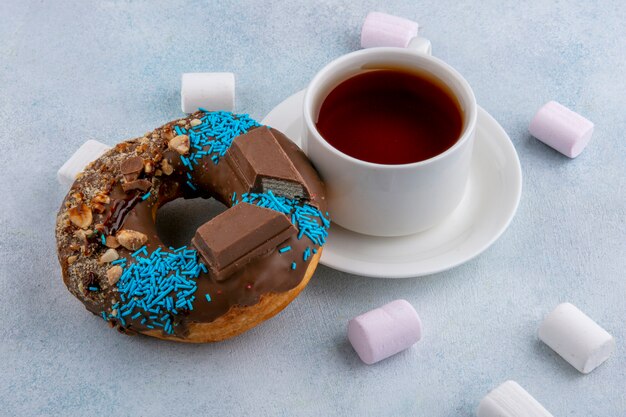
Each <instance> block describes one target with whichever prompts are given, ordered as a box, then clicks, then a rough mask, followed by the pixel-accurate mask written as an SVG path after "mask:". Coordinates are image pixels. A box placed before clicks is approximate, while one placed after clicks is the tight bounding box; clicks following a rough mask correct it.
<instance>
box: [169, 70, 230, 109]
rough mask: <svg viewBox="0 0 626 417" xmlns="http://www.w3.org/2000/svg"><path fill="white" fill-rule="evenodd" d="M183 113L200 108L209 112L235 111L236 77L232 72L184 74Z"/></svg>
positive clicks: (181, 96)
mask: <svg viewBox="0 0 626 417" xmlns="http://www.w3.org/2000/svg"><path fill="white" fill-rule="evenodd" d="M180 102H181V107H182V109H183V113H193V112H195V111H198V108H200V107H201V108H203V109H205V110H209V111H215V110H225V111H233V110H234V108H235V75H234V74H233V73H232V72H190V73H186V74H183V77H182V83H181V88H180Z"/></svg>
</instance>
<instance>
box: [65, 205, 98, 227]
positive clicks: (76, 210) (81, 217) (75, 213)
mask: <svg viewBox="0 0 626 417" xmlns="http://www.w3.org/2000/svg"><path fill="white" fill-rule="evenodd" d="M69 215H70V221H71V222H72V223H73V224H74V225H75V226H78V227H80V228H81V229H86V228H88V227H89V225H90V224H91V221H92V220H93V217H92V215H91V209H90V208H89V206H87V205H86V204H81V205H80V206H76V207H72V208H71V209H70V210H69Z"/></svg>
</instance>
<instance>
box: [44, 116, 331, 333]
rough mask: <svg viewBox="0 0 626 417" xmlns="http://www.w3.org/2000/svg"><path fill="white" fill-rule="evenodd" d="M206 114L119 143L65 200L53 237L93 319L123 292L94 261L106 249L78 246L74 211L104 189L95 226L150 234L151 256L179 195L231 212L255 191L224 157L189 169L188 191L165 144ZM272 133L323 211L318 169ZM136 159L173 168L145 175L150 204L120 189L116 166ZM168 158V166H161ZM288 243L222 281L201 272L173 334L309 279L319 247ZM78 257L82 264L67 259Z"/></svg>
mask: <svg viewBox="0 0 626 417" xmlns="http://www.w3.org/2000/svg"><path fill="white" fill-rule="evenodd" d="M201 116H202V113H201V112H198V113H196V114H193V115H191V116H189V117H188V118H186V119H181V120H178V121H174V122H171V123H168V124H166V125H165V126H163V127H161V128H159V129H156V130H155V131H154V132H149V133H147V134H146V135H145V136H144V137H143V138H138V139H133V140H130V141H127V142H123V143H121V144H119V145H117V146H116V147H115V148H114V149H112V150H110V151H109V152H107V153H106V154H104V155H103V156H102V157H100V158H99V159H98V160H96V161H95V162H94V163H92V164H90V165H89V166H88V167H87V168H86V169H85V171H84V174H83V175H82V176H81V177H80V178H78V179H77V180H76V182H75V183H74V185H73V187H72V189H71V190H70V192H69V193H68V195H67V196H66V198H65V200H64V203H63V205H62V206H61V209H60V211H59V214H58V217H57V233H56V234H57V244H58V250H59V261H60V263H61V266H62V271H63V278H64V281H65V283H66V285H67V286H68V289H69V290H70V292H72V294H74V295H75V296H76V297H77V298H78V299H79V300H81V301H82V302H83V303H84V304H85V306H86V307H87V309H88V310H90V311H91V312H93V313H95V314H101V313H102V312H103V311H104V312H106V313H109V312H110V311H111V305H113V304H114V303H115V302H117V301H119V300H118V294H117V289H116V287H115V286H114V285H110V284H108V282H107V277H106V271H107V269H108V268H109V267H110V265H109V264H105V265H101V264H99V263H98V262H97V260H98V258H99V257H100V256H101V255H102V254H103V253H104V251H105V250H106V249H107V248H106V247H105V246H103V245H99V244H98V243H90V248H91V254H88V252H85V251H83V250H82V249H81V248H80V244H81V241H80V239H79V238H78V237H77V236H76V231H77V228H76V227H75V226H73V225H72V224H71V223H70V222H69V220H68V211H69V208H70V207H72V206H74V205H76V204H78V202H80V201H89V199H91V198H93V196H94V195H96V194H98V193H101V192H103V190H104V191H106V192H107V193H108V195H109V196H110V203H109V204H107V206H106V209H105V210H104V211H103V213H94V221H93V224H92V225H91V227H94V226H96V227H97V226H98V225H100V229H102V228H104V231H105V233H106V234H114V233H115V232H117V231H119V230H120V229H129V230H135V231H138V232H141V233H144V234H145V235H146V236H148V242H147V243H146V246H147V249H148V251H149V252H152V251H154V250H156V249H157V248H158V247H162V248H163V249H164V250H166V249H167V247H166V246H165V245H163V244H162V242H161V240H160V239H159V237H158V235H157V232H156V226H155V223H154V222H155V219H156V212H157V209H158V208H159V207H160V206H162V205H164V204H166V203H167V202H169V201H172V200H174V199H177V198H181V197H183V198H197V197H201V198H211V197H212V198H215V199H217V200H219V201H220V202H222V203H223V204H225V205H226V206H228V207H230V206H232V203H233V202H232V201H231V196H232V195H233V192H236V193H237V195H238V196H241V195H242V194H243V193H246V192H249V191H250V189H245V188H244V186H243V185H242V184H241V183H240V181H238V180H237V179H236V177H235V175H234V173H233V171H232V168H231V167H230V165H229V164H228V163H226V161H224V160H222V161H220V162H219V163H218V164H217V165H216V164H214V163H213V162H212V161H211V160H210V159H209V158H208V157H205V158H203V159H202V160H201V163H200V165H199V166H196V167H195V168H194V170H193V171H191V172H190V174H191V175H192V181H193V183H194V184H195V185H196V188H197V190H196V191H194V190H192V189H191V188H190V187H187V186H184V184H185V182H186V180H187V177H186V175H187V172H188V170H187V168H186V167H185V166H184V165H183V164H182V162H181V159H180V155H179V154H178V153H176V152H175V151H173V150H169V149H168V148H167V142H168V139H170V138H171V137H173V132H172V129H173V126H174V125H176V124H178V125H180V126H183V127H185V128H189V127H190V124H189V122H190V120H192V119H194V118H199V117H201ZM271 131H272V133H273V134H274V136H275V137H276V139H277V141H278V143H279V144H280V146H281V147H282V149H283V150H284V152H285V154H286V155H287V156H288V157H289V159H290V160H291V162H292V163H293V165H294V166H295V167H296V169H297V170H298V172H299V174H300V176H301V177H302V180H303V181H304V185H305V186H306V188H307V190H308V191H309V193H310V201H309V204H311V205H314V206H316V207H318V208H319V209H320V211H322V212H325V211H326V201H325V196H324V185H323V183H322V182H321V180H320V178H319V176H318V174H317V172H316V171H315V169H314V168H313V166H312V165H311V163H310V162H309V160H308V159H307V158H306V156H305V155H304V153H303V152H302V151H301V150H300V149H299V148H298V147H297V146H296V145H295V144H293V143H292V142H291V141H290V140H289V139H287V137H286V136H285V135H283V134H282V133H281V132H279V131H277V130H275V129H271ZM135 156H140V157H142V158H143V160H144V161H148V162H152V163H153V164H154V165H155V168H158V167H159V166H163V167H164V166H165V164H169V165H170V166H171V167H172V168H173V173H171V175H165V174H164V173H163V172H160V170H159V169H157V170H152V172H151V173H150V174H148V173H145V174H144V177H145V178H146V179H148V180H151V181H152V188H151V189H150V190H149V191H150V193H151V195H150V197H149V198H147V199H146V200H142V199H141V195H143V193H139V192H137V191H136V190H133V191H130V192H129V193H125V192H124V190H123V189H122V186H121V184H122V183H123V181H124V179H123V174H122V173H121V172H120V169H119V167H120V164H121V163H122V162H123V161H124V160H126V159H127V158H131V157H135ZM164 161H167V163H165V164H164ZM79 234H80V233H79ZM283 245H289V246H291V247H292V250H291V251H289V252H285V253H282V254H279V253H278V251H277V250H276V249H274V250H273V251H271V252H269V253H267V254H264V255H261V256H259V257H257V258H256V259H254V260H252V261H251V262H250V263H248V264H247V265H245V267H243V268H241V269H239V270H237V271H235V272H234V273H232V275H231V276H230V277H229V278H228V279H227V280H224V281H217V280H215V279H214V278H213V277H211V276H210V274H205V273H202V274H201V275H200V276H199V277H198V279H197V285H198V289H197V291H196V294H195V295H196V301H195V302H194V305H193V307H194V309H193V310H192V311H190V312H188V314H186V315H185V314H180V315H179V316H178V317H177V321H179V323H180V325H179V326H176V327H174V330H175V333H176V335H178V336H181V337H182V336H184V334H185V332H186V325H187V324H189V323H192V322H195V323H206V322H211V321H213V320H215V319H217V318H218V317H220V316H222V315H224V314H226V313H227V312H228V311H229V310H230V308H231V307H234V306H250V305H254V304H256V303H258V302H259V299H260V297H261V296H262V295H263V294H267V293H281V292H285V291H288V290H290V289H292V288H294V287H296V286H297V285H298V284H299V283H300V282H301V281H302V279H303V278H304V275H305V272H306V270H307V266H308V264H309V263H310V259H309V260H308V261H306V262H305V261H303V257H302V255H303V252H304V250H305V249H306V248H307V247H309V248H311V249H314V248H315V247H316V245H314V244H313V243H312V242H311V241H310V240H309V239H308V238H306V237H303V238H302V239H297V236H296V235H293V236H291V237H290V238H289V239H287V241H285V242H284V243H282V244H281V246H283ZM77 246H78V247H79V248H78V249H77ZM190 246H191V244H190ZM117 251H118V253H119V255H120V257H125V258H127V259H128V260H132V258H131V256H130V255H131V251H128V250H126V249H124V248H123V247H121V246H120V247H118V248H117ZM74 256H75V257H77V259H75V260H73V261H72V262H70V259H72V257H74ZM292 262H296V264H297V268H296V269H295V270H292V269H291V264H292ZM85 276H87V277H89V278H88V279H89V280H90V282H92V281H93V277H94V276H95V277H97V283H98V285H99V289H100V290H99V291H97V292H90V291H88V290H86V289H85V288H84V287H85V285H84V278H83V277H85ZM205 294H210V297H211V301H210V302H208V301H206V300H205V298H204V295H205ZM112 321H113V324H114V325H117V326H118V327H119V323H116V322H115V320H114V319H113V320H112ZM122 330H123V331H126V332H129V331H130V332H132V330H139V331H144V330H148V329H147V328H146V327H145V326H143V325H141V323H140V322H139V321H138V320H137V321H135V320H132V319H130V316H128V317H127V320H126V326H125V327H124V328H123V329H122Z"/></svg>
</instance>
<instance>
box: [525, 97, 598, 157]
mask: <svg viewBox="0 0 626 417" xmlns="http://www.w3.org/2000/svg"><path fill="white" fill-rule="evenodd" d="M528 130H529V131H530V133H531V135H533V136H534V137H536V138H537V139H539V140H540V141H542V142H543V143H545V144H546V145H548V146H550V147H552V148H554V149H556V150H557V151H559V152H561V153H562V154H563V155H565V156H569V157H570V158H576V157H577V156H578V155H580V153H581V152H582V151H583V149H585V146H587V144H588V143H589V140H590V139H591V135H592V134H593V122H590V121H589V120H587V119H586V118H584V117H583V116H581V115H580V114H578V113H576V112H573V111H572V110H570V109H568V108H567V107H565V106H563V105H562V104H559V103H557V102H556V101H549V102H548V103H546V104H545V105H544V106H543V107H542V108H540V109H539V111H537V114H535V117H533V120H532V121H531V122H530V126H529V127H528Z"/></svg>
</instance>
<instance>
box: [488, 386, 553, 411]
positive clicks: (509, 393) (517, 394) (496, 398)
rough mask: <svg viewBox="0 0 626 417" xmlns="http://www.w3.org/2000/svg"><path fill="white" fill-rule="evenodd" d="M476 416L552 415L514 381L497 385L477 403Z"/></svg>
mask: <svg viewBox="0 0 626 417" xmlns="http://www.w3.org/2000/svg"><path fill="white" fill-rule="evenodd" d="M476 416H478V417H553V416H552V414H550V412H549V411H548V410H546V409H545V408H543V406H542V405H541V404H540V403H539V401H537V400H535V399H534V398H533V396H532V395H530V394H529V393H528V392H526V390H525V389H524V388H522V387H521V386H520V385H519V384H518V383H517V382H515V381H506V382H505V383H503V384H501V385H499V386H498V387H497V388H495V389H494V390H493V391H491V392H490V393H489V394H487V395H485V397H484V398H483V399H482V400H481V401H480V404H478V409H477V410H476Z"/></svg>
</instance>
